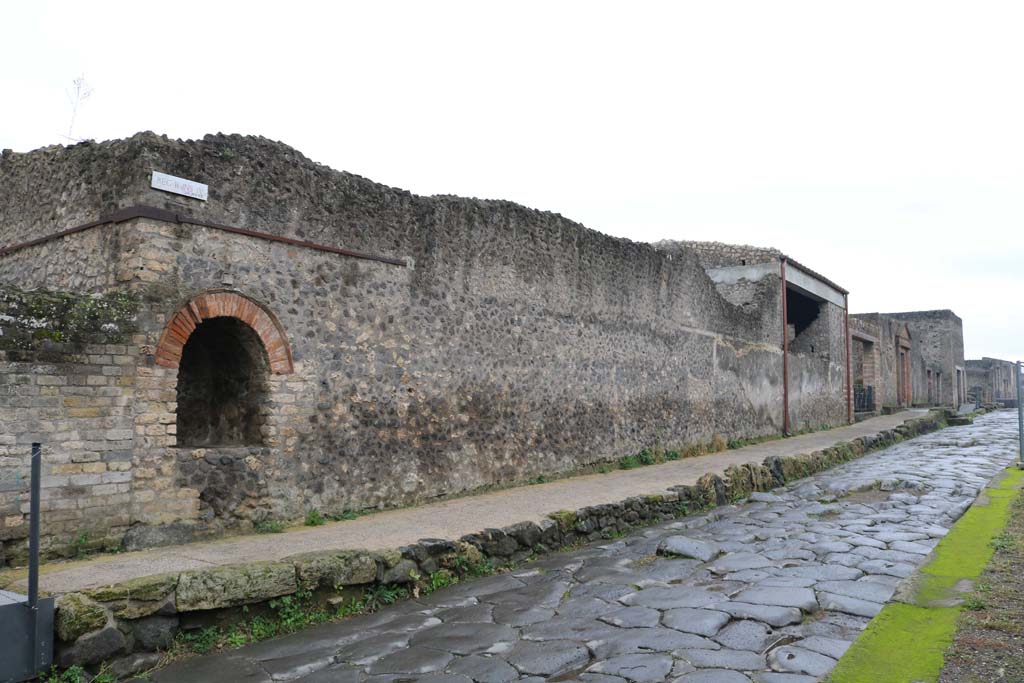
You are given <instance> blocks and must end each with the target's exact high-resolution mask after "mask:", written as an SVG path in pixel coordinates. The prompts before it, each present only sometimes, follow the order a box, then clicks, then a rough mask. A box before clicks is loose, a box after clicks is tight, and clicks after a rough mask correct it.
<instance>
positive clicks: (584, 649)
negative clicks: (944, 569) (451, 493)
mask: <svg viewBox="0 0 1024 683" xmlns="http://www.w3.org/2000/svg"><path fill="white" fill-rule="evenodd" d="M1016 445H1017V442H1016V416H1015V415H1013V414H1012V413H1008V412H1003V413H993V414H990V415H985V416H984V417H982V418H979V419H978V421H977V422H976V423H975V424H973V425H970V426H962V427H954V428H952V429H949V430H944V431H941V432H935V433H931V434H926V435H924V436H920V437H917V438H914V439H911V440H908V441H904V442H902V443H899V444H897V445H895V446H892V447H889V448H887V449H884V450H881V451H878V452H876V453H872V454H868V455H865V456H864V457H862V458H859V459H856V460H853V461H850V462H847V463H845V464H842V465H839V466H837V467H835V468H833V469H831V470H828V471H825V472H821V473H819V474H816V475H813V476H811V477H808V478H805V479H801V480H799V481H796V482H794V483H792V484H790V485H787V486H785V487H783V488H779V489H776V490H775V491H774V492H773V493H755V494H753V495H751V496H750V498H749V499H748V500H747V501H744V502H741V503H738V504H734V505H724V506H721V507H719V508H716V509H714V510H712V511H710V512H707V513H702V514H698V515H694V516H691V517H687V518H685V519H682V520H679V521H675V522H670V523H666V524H662V525H658V526H654V527H650V528H647V529H641V530H637V531H635V532H633V533H631V534H629V535H627V536H626V537H623V538H621V539H617V540H609V541H604V542H597V543H593V544H590V545H589V546H586V547H584V548H583V549H580V550H576V551H572V552H568V553H555V554H552V555H550V556H548V557H545V558H541V559H539V560H537V561H535V562H531V563H528V564H526V565H523V566H522V567H519V568H517V569H515V570H513V571H511V572H509V573H504V574H499V575H496V576H492V577H487V578H483V579H478V580H475V581H468V582H466V583H463V584H459V585H456V586H452V587H449V588H445V589H442V590H438V591H436V592H433V593H430V594H428V595H424V596H421V597H418V598H416V599H412V600H409V601H406V602H403V603H399V604H396V605H393V606H391V607H388V608H385V609H383V610H381V611H380V612H377V613H375V614H371V615H366V616H360V617H356V618H353V619H350V620H347V621H342V622H337V623H331V624H324V625H322V626H318V627H315V628H312V629H309V630H307V631H303V632H299V633H295V634H293V635H290V636H285V637H283V638H277V639H273V640H267V641H264V642H261V643H257V644H254V645H251V646H248V647H244V648H241V649H238V650H230V651H225V652H222V653H219V654H215V655H211V656H207V657H196V658H193V659H189V660H185V661H180V662H175V663H173V664H171V665H170V666H168V667H167V668H165V669H163V670H160V671H156V672H154V673H153V674H151V677H150V678H148V679H147V680H153V681H156V683H186V682H188V683H201V682H202V681H218V682H219V683H233V682H234V681H239V682H241V681H249V682H251V683H286V682H293V683H328V682H330V683H403V682H405V681H417V682H418V683H512V682H513V681H518V682H520V683H542V682H543V681H545V680H548V681H582V682H584V683H660V682H662V681H673V683H816V682H817V681H821V680H822V679H823V678H824V677H825V676H826V675H828V673H829V671H830V670H831V669H832V667H833V666H835V664H836V662H837V660H839V659H840V658H841V657H842V656H843V654H844V653H845V651H846V649H847V648H848V647H849V646H850V644H851V642H852V641H854V640H855V639H856V638H857V637H858V635H859V634H860V633H861V631H862V630H863V629H864V628H865V626H866V625H867V624H868V622H869V621H870V620H871V619H872V617H874V616H875V615H876V614H877V613H878V612H879V611H880V610H881V609H882V607H883V605H884V604H885V603H886V602H888V601H890V600H892V599H894V593H895V594H896V595H897V596H898V595H899V593H898V589H900V588H901V582H902V581H903V579H905V578H907V577H910V576H912V575H913V574H914V572H915V571H916V570H917V568H918V567H920V566H921V565H922V564H923V563H924V562H925V560H926V558H927V557H928V555H929V553H930V552H931V551H932V549H933V548H934V547H935V545H936V544H937V543H938V542H939V540H940V539H941V538H942V537H943V536H945V534H946V533H947V530H948V529H949V528H950V527H952V525H953V524H954V523H955V522H956V520H957V519H959V518H960V516H961V515H962V514H963V513H964V511H965V510H967V508H968V507H970V505H971V504H972V502H974V501H975V499H976V497H977V496H978V494H979V492H981V491H982V489H983V488H984V486H985V485H986V484H987V483H988V482H990V481H992V479H993V478H994V477H997V476H999V475H1000V473H1001V472H1003V471H1004V468H1005V467H1007V466H1008V465H1009V464H1010V463H1011V462H1013V460H1014V458H1015V455H1016V453H1015V451H1016ZM953 590H956V588H955V587H954V588H953ZM858 680H859V679H858ZM878 680H882V679H878ZM885 680H889V679H885ZM900 680H902V679H900Z"/></svg>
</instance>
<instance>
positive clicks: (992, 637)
mask: <svg viewBox="0 0 1024 683" xmlns="http://www.w3.org/2000/svg"><path fill="white" fill-rule="evenodd" d="M992 545H993V548H994V550H995V552H994V554H993V556H992V560H991V562H989V564H988V567H986V568H985V571H984V572H983V573H982V575H981V578H980V579H979V580H978V582H977V584H976V586H975V590H974V593H973V594H971V595H970V596H969V597H968V599H967V601H966V602H965V603H964V606H965V607H966V609H965V610H964V611H963V612H962V613H961V614H960V618H959V620H958V622H957V631H956V635H955V636H954V637H953V644H952V646H951V647H950V648H949V650H947V652H946V662H945V666H944V667H943V669H942V674H941V675H940V676H939V683H990V682H991V681H1007V682H1009V681H1024V581H1022V580H1021V577H1022V576H1024V493H1021V494H1020V495H1019V496H1017V499H1016V501H1015V502H1014V504H1013V507H1012V508H1011V512H1010V522H1009V524H1008V525H1007V527H1006V530H1005V531H1003V533H1001V534H999V535H998V536H996V537H995V539H994V541H993V543H992Z"/></svg>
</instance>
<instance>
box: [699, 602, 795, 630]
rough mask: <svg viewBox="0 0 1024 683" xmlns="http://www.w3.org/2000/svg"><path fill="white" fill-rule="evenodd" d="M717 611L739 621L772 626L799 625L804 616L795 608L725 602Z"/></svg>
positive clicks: (717, 607) (717, 606)
mask: <svg viewBox="0 0 1024 683" xmlns="http://www.w3.org/2000/svg"><path fill="white" fill-rule="evenodd" d="M715 609H716V610H720V611H722V612H726V613H727V614H731V615H732V616H734V617H736V618H738V619H756V620H757V621H763V622H764V623H766V624H770V625H772V626H785V625H786V624H799V623H800V622H801V621H803V618H804V617H803V614H801V612H800V610H799V609H797V608H795V607H778V606H775V605H753V604H751V603H749V602H723V603H720V604H717V605H715Z"/></svg>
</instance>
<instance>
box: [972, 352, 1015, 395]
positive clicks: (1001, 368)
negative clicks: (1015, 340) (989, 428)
mask: <svg viewBox="0 0 1024 683" xmlns="http://www.w3.org/2000/svg"><path fill="white" fill-rule="evenodd" d="M965 364H966V367H967V390H968V393H969V394H970V395H971V396H973V397H975V398H976V399H977V400H980V401H982V402H983V403H995V402H1007V401H1009V402H1015V401H1016V400H1017V393H1016V391H1017V389H1016V385H1015V384H1014V375H1015V374H1016V366H1015V364H1014V363H1012V362H1011V361H1008V360H999V359H998V358H988V357H985V358H982V359H980V360H967V361H965Z"/></svg>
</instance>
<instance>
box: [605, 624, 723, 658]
mask: <svg viewBox="0 0 1024 683" xmlns="http://www.w3.org/2000/svg"><path fill="white" fill-rule="evenodd" d="M587 647H589V648H590V649H591V651H593V653H594V656H595V657H596V658H598V659H606V658H608V657H616V656H618V655H631V654H644V653H650V652H672V651H673V650H684V649H705V650H715V649H718V648H719V647H721V646H720V645H719V644H718V643H716V642H714V641H713V640H708V639H707V638H703V637H701V636H698V635H695V634H693V633H680V632H679V631H675V630H672V629H670V628H629V629H617V630H616V631H614V632H612V633H610V634H608V635H607V636H606V637H603V638H597V639H594V640H589V641H587Z"/></svg>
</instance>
